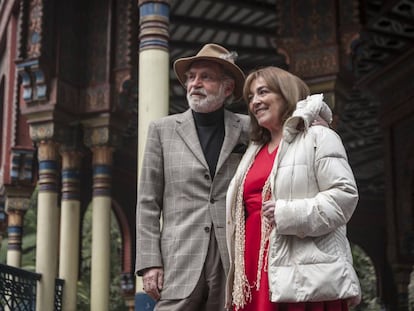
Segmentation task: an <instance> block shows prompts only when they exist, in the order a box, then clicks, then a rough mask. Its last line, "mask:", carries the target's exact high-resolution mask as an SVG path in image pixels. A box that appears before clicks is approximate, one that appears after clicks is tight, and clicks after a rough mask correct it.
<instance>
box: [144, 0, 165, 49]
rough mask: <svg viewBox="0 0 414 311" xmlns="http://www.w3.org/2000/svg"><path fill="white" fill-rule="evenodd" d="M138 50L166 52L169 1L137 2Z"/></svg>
mask: <svg viewBox="0 0 414 311" xmlns="http://www.w3.org/2000/svg"><path fill="white" fill-rule="evenodd" d="M138 4H139V16H140V21H139V24H140V32H139V42H140V47H139V48H140V50H146V49H161V50H165V51H168V40H169V38H170V35H169V30H168V26H169V15H170V1H169V0H139V1H138Z"/></svg>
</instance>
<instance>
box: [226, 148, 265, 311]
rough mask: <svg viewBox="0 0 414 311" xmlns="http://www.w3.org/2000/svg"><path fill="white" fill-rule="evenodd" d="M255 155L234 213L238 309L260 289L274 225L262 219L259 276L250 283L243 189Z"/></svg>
mask: <svg viewBox="0 0 414 311" xmlns="http://www.w3.org/2000/svg"><path fill="white" fill-rule="evenodd" d="M254 160H255V156H253V157H252V159H251V160H250V163H249V164H248V166H247V169H246V171H245V172H244V174H243V178H242V182H241V183H240V186H239V189H238V191H237V197H236V206H235V213H234V218H235V219H234V220H235V243H234V244H235V253H234V266H235V268H234V281H233V294H232V296H233V304H234V305H235V307H236V310H238V309H240V308H243V307H244V306H245V305H246V304H247V303H249V302H250V301H251V300H252V293H251V290H252V288H254V287H256V290H259V289H260V279H261V276H262V268H263V266H264V269H265V271H267V257H266V258H264V252H265V247H266V245H267V247H268V244H267V242H268V241H269V236H270V232H271V231H272V228H273V227H272V226H270V225H269V224H267V222H266V221H264V220H263V217H262V221H261V236H260V250H259V260H258V263H257V276H256V282H254V283H253V284H250V283H249V280H248V279H247V276H246V270H245V262H244V255H245V236H246V232H245V207H244V204H243V189H244V182H245V180H246V175H247V173H248V172H249V170H250V168H251V166H252V165H253V162H254ZM270 176H271V174H269V177H268V178H267V180H266V182H265V184H264V186H263V190H262V202H265V201H267V200H269V199H270V198H271V187H270Z"/></svg>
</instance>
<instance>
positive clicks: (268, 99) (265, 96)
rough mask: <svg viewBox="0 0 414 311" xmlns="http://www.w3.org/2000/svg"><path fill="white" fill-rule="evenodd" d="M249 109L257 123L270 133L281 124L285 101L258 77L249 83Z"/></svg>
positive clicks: (280, 126)
mask: <svg viewBox="0 0 414 311" xmlns="http://www.w3.org/2000/svg"><path fill="white" fill-rule="evenodd" d="M249 110H250V112H251V114H252V115H253V116H254V117H255V118H256V120H257V123H258V124H259V125H260V126H261V127H264V128H266V129H268V130H269V131H270V132H271V133H272V132H274V131H278V130H280V129H281V128H282V126H283V123H282V122H283V120H282V117H283V114H284V113H285V110H286V103H285V101H284V99H283V97H282V96H281V95H280V94H277V93H275V92H273V91H271V90H270V89H269V87H268V86H267V84H266V82H265V81H264V79H263V78H262V77H258V78H257V79H255V80H253V82H252V84H251V85H250V94H249Z"/></svg>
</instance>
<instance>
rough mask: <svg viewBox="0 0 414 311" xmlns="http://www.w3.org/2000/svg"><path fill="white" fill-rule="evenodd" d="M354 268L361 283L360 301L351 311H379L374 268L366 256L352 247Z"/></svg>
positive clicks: (360, 250) (357, 248) (356, 247)
mask: <svg viewBox="0 0 414 311" xmlns="http://www.w3.org/2000/svg"><path fill="white" fill-rule="evenodd" d="M352 256H353V260H354V267H355V270H356V272H357V274H358V278H359V281H360V283H361V290H362V301H361V303H360V304H359V305H358V306H356V307H354V308H352V309H351V310H353V311H380V310H381V305H380V303H379V299H378V297H377V278H376V274H375V267H374V265H373V263H372V261H371V259H370V258H369V257H368V256H367V254H366V253H365V252H364V251H363V250H362V248H360V247H359V246H357V245H352Z"/></svg>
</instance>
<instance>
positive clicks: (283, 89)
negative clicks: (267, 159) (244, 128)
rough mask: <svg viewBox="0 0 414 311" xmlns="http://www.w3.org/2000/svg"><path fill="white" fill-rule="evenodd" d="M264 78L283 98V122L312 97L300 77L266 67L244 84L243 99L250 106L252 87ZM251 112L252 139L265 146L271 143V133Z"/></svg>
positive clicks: (273, 90) (249, 77) (275, 68)
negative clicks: (302, 101) (298, 103)
mask: <svg viewBox="0 0 414 311" xmlns="http://www.w3.org/2000/svg"><path fill="white" fill-rule="evenodd" d="M259 77H260V78H262V79H263V80H264V82H265V83H266V84H267V87H268V88H269V89H270V90H271V91H272V92H275V93H277V94H279V95H281V96H282V98H283V100H284V102H285V112H284V115H283V116H282V120H283V122H284V121H286V120H287V119H288V118H289V117H290V116H291V115H292V113H293V111H294V110H295V108H296V103H297V102H298V101H300V100H303V99H305V98H306V97H307V96H308V95H310V91H309V87H308V86H307V85H306V83H305V82H304V81H302V80H301V79H300V78H299V77H297V76H295V75H293V74H291V73H290V72H287V71H286V70H283V69H281V68H278V67H273V66H269V67H264V68H261V69H257V70H255V71H253V72H251V73H250V74H249V75H248V76H247V78H246V81H245V83H244V87H243V97H244V100H245V101H246V103H247V105H248V106H249V95H250V87H251V85H252V83H253V81H255V80H256V79H257V78H259ZM247 110H248V111H249V115H250V120H251V133H250V138H251V140H252V141H254V142H258V143H262V144H265V143H267V142H269V141H270V138H271V137H270V132H269V130H267V129H266V128H263V127H261V126H260V125H259V124H258V123H257V120H256V118H255V117H254V115H253V114H252V113H251V111H250V109H249V108H248V109H247Z"/></svg>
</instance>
